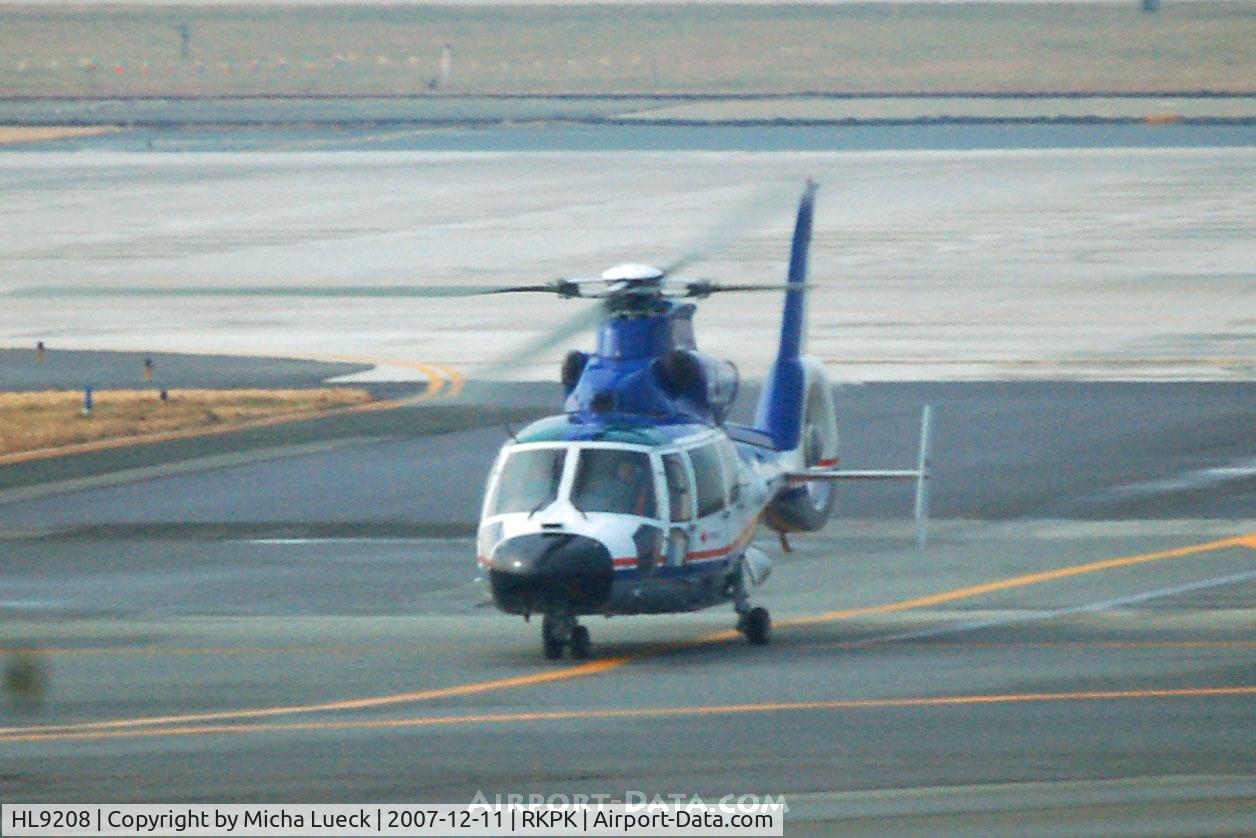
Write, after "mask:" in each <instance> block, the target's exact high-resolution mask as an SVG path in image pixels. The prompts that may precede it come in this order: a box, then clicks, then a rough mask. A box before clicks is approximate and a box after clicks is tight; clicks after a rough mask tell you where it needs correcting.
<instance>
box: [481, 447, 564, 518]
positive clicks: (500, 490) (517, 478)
mask: <svg viewBox="0 0 1256 838" xmlns="http://www.w3.org/2000/svg"><path fill="white" fill-rule="evenodd" d="M566 454H567V449H565V448H525V449H523V450H522V451H512V452H511V453H510V455H509V456H508V457H507V458H506V462H505V464H503V465H502V470H501V474H500V475H499V476H498V478H497V491H496V493H495V494H494V496H493V503H492V508H491V509H489V512H488V514H489V515H501V514H503V513H506V512H536V511H539V510H541V509H544V508H545V507H547V506H549V505H550V504H551V503H553V502H554V500H555V499H556V498H557V497H558V484H559V483H560V482H562V478H563V461H564V458H565V456H566Z"/></svg>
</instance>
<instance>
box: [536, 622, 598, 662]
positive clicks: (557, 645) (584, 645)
mask: <svg viewBox="0 0 1256 838" xmlns="http://www.w3.org/2000/svg"><path fill="white" fill-rule="evenodd" d="M541 645H542V647H543V648H544V649H545V657H546V658H547V659H548V660H552V661H556V660H558V659H560V658H561V657H562V656H563V649H565V648H570V649H571V657H572V658H574V659H575V660H584V659H585V658H587V657H588V656H589V649H590V648H591V647H592V643H591V642H590V641H589V630H588V629H587V628H585V627H584V626H582V625H580V624H579V623H577V622H576V620H575V618H574V617H569V616H566V615H563V614H546V615H545V617H544V618H543V619H542V620H541Z"/></svg>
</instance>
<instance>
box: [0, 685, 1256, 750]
mask: <svg viewBox="0 0 1256 838" xmlns="http://www.w3.org/2000/svg"><path fill="white" fill-rule="evenodd" d="M1243 696H1256V686H1251V685H1248V686H1238V687H1182V688H1176V689H1155V688H1153V689H1143V690H1085V691H1077V692H1053V693H1052V692H1038V693H985V694H981V693H978V694H973V695H940V696H918V697H907V698H866V699H857V698H856V699H834V700H829V701H791V702H759V703H751V704H714V705H694V706H690V707H636V708H614V709H608V710H551V711H535V712H528V713H479V714H472V715H464V716H427V717H420V718H411V719H363V720H358V721H339V722H288V723H281V724H261V725H199V726H189V727H173V728H158V729H144V730H114V731H82V732H71V733H22V734H19V735H12V736H4V737H0V741H5V742H40V741H49V740H56V741H74V740H92V739H122V738H138V737H155V736H211V735H219V734H248V733H277V732H287V731H322V732H327V731H336V730H395V729H404V728H423V727H452V726H456V725H488V724H518V723H521V722H553V721H568V720H573V719H642V718H668V717H686V716H721V715H748V714H764V713H797V712H807V711H811V712H814V711H823V710H875V709H914V708H928V707H968V706H980V705H992V704H1031V703H1046V702H1066V701H1120V700H1127V701H1131V700H1132V701H1149V700H1161V699H1170V698H1236V697H1243Z"/></svg>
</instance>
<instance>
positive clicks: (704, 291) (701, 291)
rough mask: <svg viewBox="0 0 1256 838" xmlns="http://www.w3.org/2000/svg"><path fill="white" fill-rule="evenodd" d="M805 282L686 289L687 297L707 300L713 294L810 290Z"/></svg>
mask: <svg viewBox="0 0 1256 838" xmlns="http://www.w3.org/2000/svg"><path fill="white" fill-rule="evenodd" d="M810 287H811V286H809V285H808V284H807V283H805V282H786V283H779V282H748V283H739V284H736V285H724V284H722V283H719V282H706V281H699V282H690V283H689V284H688V285H686V286H685V288H684V292H685V293H684V294H683V296H685V297H694V298H696V299H699V300H701V299H705V298H707V297H709V296H711V295H712V294H727V293H742V292H747V291H802V290H803V289H805V288H810Z"/></svg>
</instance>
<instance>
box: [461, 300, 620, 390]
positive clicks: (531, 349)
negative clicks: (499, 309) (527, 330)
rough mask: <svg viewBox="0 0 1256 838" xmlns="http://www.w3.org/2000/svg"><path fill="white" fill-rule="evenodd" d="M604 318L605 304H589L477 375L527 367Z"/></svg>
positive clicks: (484, 375) (489, 374)
mask: <svg viewBox="0 0 1256 838" xmlns="http://www.w3.org/2000/svg"><path fill="white" fill-rule="evenodd" d="M604 319H606V307H605V305H603V304H602V303H597V304H596V305H592V306H589V307H588V308H586V309H585V310H583V311H580V312H577V313H576V314H575V315H574V316H572V317H569V318H567V319H566V320H564V321H562V322H561V323H559V324H558V325H557V326H555V327H554V328H553V329H551V330H550V331H548V332H546V333H545V334H543V335H540V336H539V337H536V338H533V339H532V340H531V341H529V342H528V343H525V344H524V345H523V346H521V347H519V348H518V349H515V350H513V351H512V352H511V353H510V354H509V355H507V356H506V357H504V358H502V359H500V360H498V361H495V362H493V363H491V364H489V366H487V367H485V368H484V370H483V371H482V372H481V373H480V374H479V375H477V376H476V377H477V378H481V377H488V376H492V375H496V374H500V373H503V372H508V371H510V370H512V369H517V368H519V367H525V366H527V365H528V364H529V363H531V362H532V360H533V359H535V358H537V357H538V356H540V355H543V354H545V353H546V352H548V351H549V350H551V349H553V348H554V347H556V346H559V345H561V344H564V343H566V342H567V341H569V340H571V339H572V338H574V337H577V336H579V335H581V334H583V333H585V332H587V331H589V330H590V329H592V328H594V327H595V326H597V325H599V324H600V323H601V322H602V321H603V320H604Z"/></svg>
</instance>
